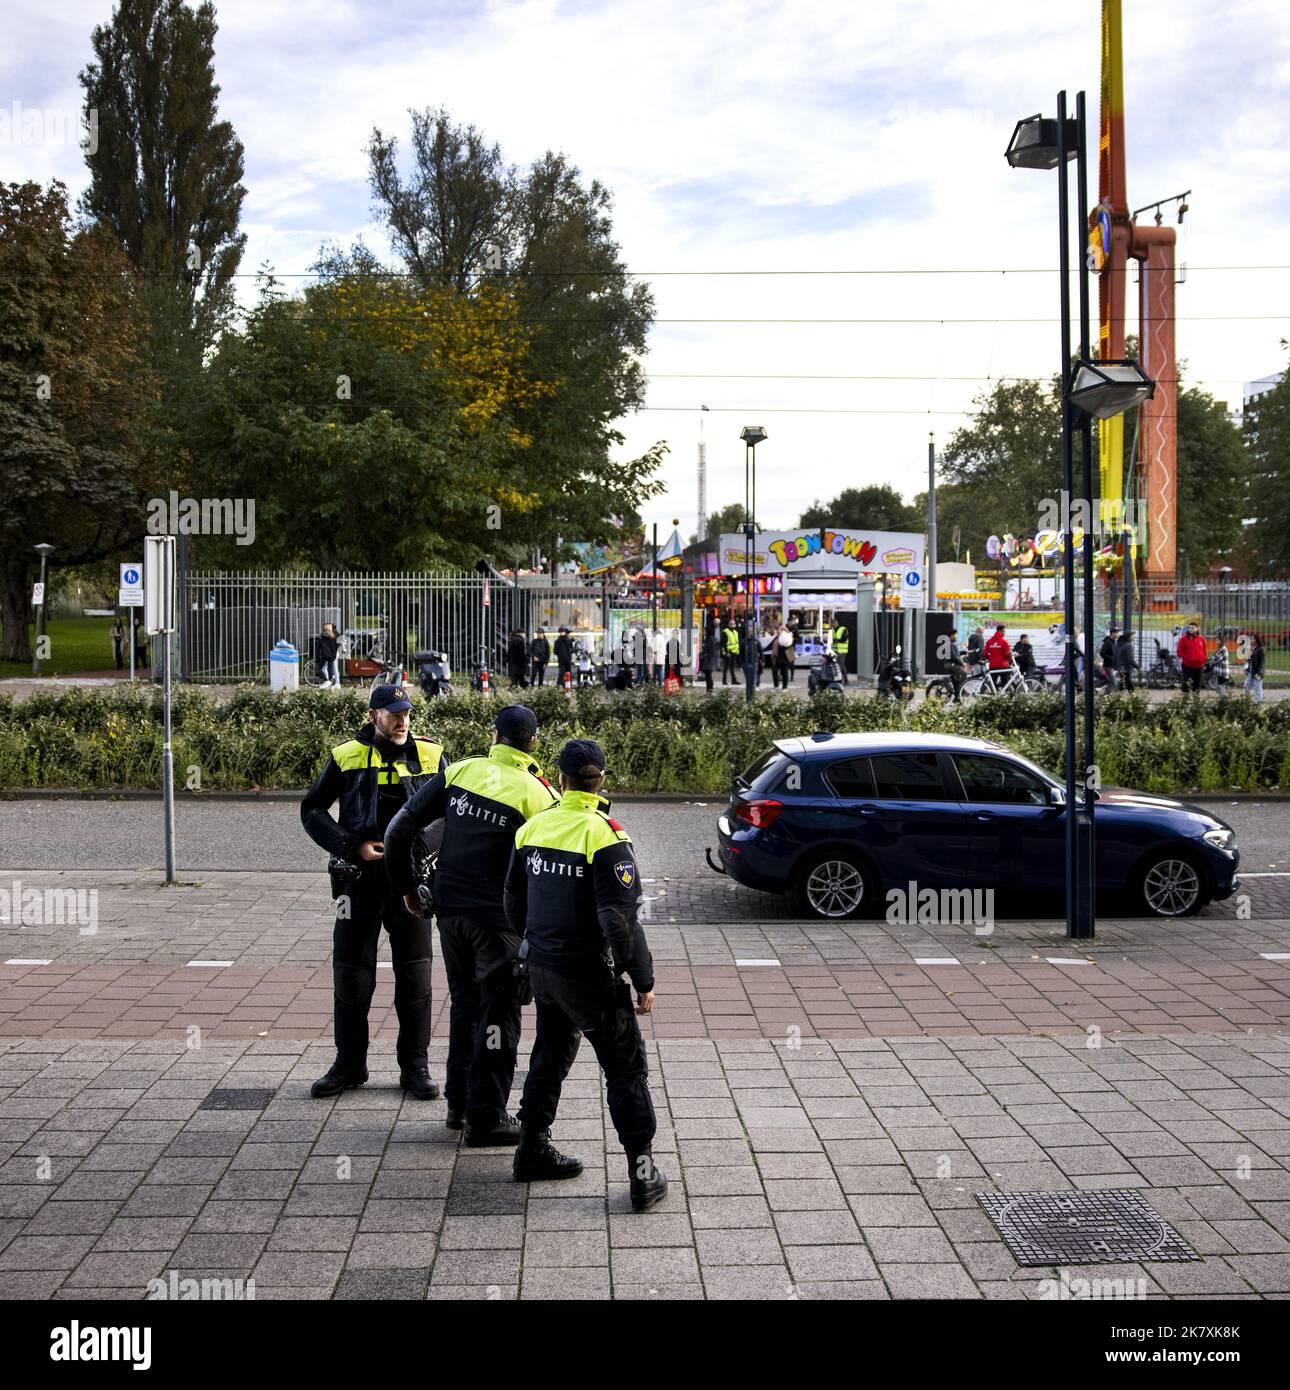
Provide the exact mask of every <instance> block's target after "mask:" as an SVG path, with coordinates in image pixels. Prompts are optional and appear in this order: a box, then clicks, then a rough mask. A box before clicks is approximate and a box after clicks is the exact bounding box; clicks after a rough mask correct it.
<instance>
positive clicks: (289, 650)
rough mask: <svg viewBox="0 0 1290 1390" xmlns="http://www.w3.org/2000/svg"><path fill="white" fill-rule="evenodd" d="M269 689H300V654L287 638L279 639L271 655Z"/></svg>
mask: <svg viewBox="0 0 1290 1390" xmlns="http://www.w3.org/2000/svg"><path fill="white" fill-rule="evenodd" d="M269 689H270V690H299V689H300V653H299V652H298V651H296V649H295V648H294V647H293V646H292V645H291V643H290V642H288V641H286V640H285V638H279V639H278V640H277V641H276V642H275V643H274V644H273V650H272V651H271V652H270V653H269Z"/></svg>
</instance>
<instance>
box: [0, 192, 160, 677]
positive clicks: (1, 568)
mask: <svg viewBox="0 0 1290 1390" xmlns="http://www.w3.org/2000/svg"><path fill="white" fill-rule="evenodd" d="M135 291H136V280H135V278H134V276H133V275H132V274H131V273H130V268H129V266H128V265H127V263H126V261H125V258H124V256H123V255H122V254H121V252H120V249H119V248H118V247H117V245H116V243H115V241H114V240H113V238H112V237H111V236H110V235H109V234H108V233H107V232H106V230H105V229H103V228H101V227H91V228H82V229H79V230H77V229H75V228H74V227H73V224H72V220H71V217H70V214H69V211H68V207H67V192H66V189H65V188H64V187H63V185H62V184H59V183H54V184H51V185H50V186H49V187H48V188H42V187H41V186H40V185H39V184H36V183H24V184H0V467H2V468H3V475H4V503H3V506H0V557H2V558H0V627H2V632H0V658H2V659H4V660H7V661H27V660H29V659H30V656H31V649H30V644H29V639H28V633H27V624H28V617H29V608H28V601H29V595H30V581H31V579H32V576H33V573H34V568H35V563H36V557H35V554H34V552H33V550H32V546H33V545H34V544H36V543H37V542H48V543H50V544H52V545H53V546H55V547H56V550H55V555H54V563H55V564H57V565H59V566H60V567H65V566H68V565H83V564H90V563H93V562H94V561H97V560H102V559H104V558H106V557H108V556H110V555H112V554H114V553H117V552H118V551H119V549H120V547H121V546H123V545H124V544H125V543H126V542H127V540H129V539H131V538H137V537H138V536H139V534H140V532H141V530H142V524H141V520H142V515H143V509H142V506H141V504H140V502H141V488H142V482H143V480H142V477H141V465H140V462H139V458H140V448H139V439H140V435H141V433H142V430H143V425H144V421H143V415H144V412H145V410H146V409H147V407H148V405H149V403H150V401H151V399H152V397H153V394H154V390H153V381H152V378H151V376H150V374H149V372H148V371H147V370H146V368H145V365H144V363H143V361H142V356H143V339H144V320H143V316H142V313H141V307H140V304H139V301H138V297H137V295H136V292H135Z"/></svg>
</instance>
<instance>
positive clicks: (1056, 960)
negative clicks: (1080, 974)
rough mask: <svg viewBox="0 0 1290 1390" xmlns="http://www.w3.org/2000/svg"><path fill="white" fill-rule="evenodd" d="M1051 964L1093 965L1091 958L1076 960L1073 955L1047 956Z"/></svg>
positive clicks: (1046, 958)
mask: <svg viewBox="0 0 1290 1390" xmlns="http://www.w3.org/2000/svg"><path fill="white" fill-rule="evenodd" d="M1044 959H1045V960H1046V961H1047V962H1048V964H1049V965H1092V964H1093V962H1092V961H1091V960H1075V959H1074V958H1073V957H1071V956H1045V957H1044Z"/></svg>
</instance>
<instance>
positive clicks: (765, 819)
mask: <svg viewBox="0 0 1290 1390" xmlns="http://www.w3.org/2000/svg"><path fill="white" fill-rule="evenodd" d="M783 809H784V803H783V802H782V801H741V802H740V803H739V805H738V806H736V807H735V819H736V820H741V821H745V822H746V823H747V824H748V825H752V826H756V828H757V829H758V830H765V829H767V827H769V826H772V825H774V824H775V818H776V816H778V815H779V813H780V812H781V811H782V810H783Z"/></svg>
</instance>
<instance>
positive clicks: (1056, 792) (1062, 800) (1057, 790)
mask: <svg viewBox="0 0 1290 1390" xmlns="http://www.w3.org/2000/svg"><path fill="white" fill-rule="evenodd" d="M1048 800H1049V801H1050V802H1051V803H1052V805H1054V806H1065V805H1066V788H1065V787H1049V789H1048Z"/></svg>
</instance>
